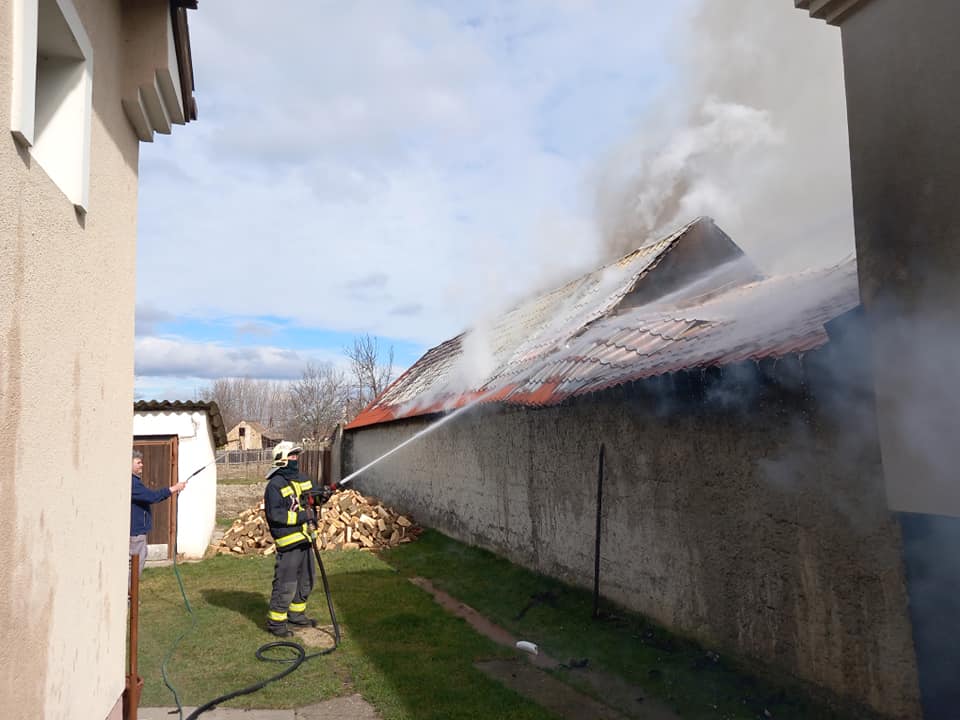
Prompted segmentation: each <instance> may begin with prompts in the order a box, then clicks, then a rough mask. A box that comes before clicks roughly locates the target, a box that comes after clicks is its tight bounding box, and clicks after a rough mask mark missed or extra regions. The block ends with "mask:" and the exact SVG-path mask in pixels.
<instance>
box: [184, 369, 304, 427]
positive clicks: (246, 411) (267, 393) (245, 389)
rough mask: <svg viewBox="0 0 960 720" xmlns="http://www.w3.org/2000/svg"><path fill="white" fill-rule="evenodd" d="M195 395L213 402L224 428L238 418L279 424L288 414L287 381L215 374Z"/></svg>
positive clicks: (273, 424) (231, 425)
mask: <svg viewBox="0 0 960 720" xmlns="http://www.w3.org/2000/svg"><path fill="white" fill-rule="evenodd" d="M199 395H200V398H201V399H203V400H208V401H209V400H213V401H215V402H216V403H217V405H218V406H219V408H220V415H221V416H222V417H223V422H224V424H225V425H226V426H227V429H228V430H229V429H230V428H232V427H233V426H234V425H236V424H237V423H238V422H240V421H241V420H253V421H255V422H259V423H261V424H263V425H266V426H267V427H275V426H276V425H279V424H283V423H284V422H285V421H286V420H287V416H288V414H289V411H288V405H289V383H286V382H283V381H280V380H259V379H254V378H248V377H239V378H217V379H216V380H214V381H213V382H212V383H211V384H210V385H209V386H207V387H205V388H202V389H201V390H200V392H199Z"/></svg>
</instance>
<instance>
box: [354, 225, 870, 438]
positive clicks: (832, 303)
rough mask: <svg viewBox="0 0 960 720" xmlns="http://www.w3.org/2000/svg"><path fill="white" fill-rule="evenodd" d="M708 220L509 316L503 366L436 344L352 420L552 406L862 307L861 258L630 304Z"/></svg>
mask: <svg viewBox="0 0 960 720" xmlns="http://www.w3.org/2000/svg"><path fill="white" fill-rule="evenodd" d="M701 222H703V220H697V221H694V223H691V224H689V225H687V226H685V227H684V228H682V229H681V230H679V231H677V232H676V233H674V234H672V235H670V236H669V237H667V238H664V239H663V240H661V241H659V242H656V243H653V244H651V245H648V246H646V247H644V248H641V249H640V250H637V251H635V252H633V253H631V254H630V255H627V256H626V257H624V258H622V259H621V260H620V261H619V262H617V263H614V264H613V265H610V266H607V267H604V268H601V269H599V270H597V271H594V272H592V273H589V274H587V275H584V276H583V277H581V278H579V279H577V280H575V281H574V282H572V283H568V284H566V285H564V286H563V287H561V288H558V289H556V290H554V291H551V292H548V293H545V294H544V295H541V296H539V297H537V298H534V299H532V300H530V301H528V302H526V303H522V304H521V305H519V306H518V307H516V308H515V309H513V310H512V311H510V312H508V313H506V314H505V315H504V316H502V317H501V318H500V319H499V320H498V321H497V322H496V323H494V325H493V327H492V328H491V329H490V330H489V332H488V333H487V337H486V341H487V343H488V350H489V352H490V353H491V354H492V357H493V367H494V369H493V370H492V371H491V372H488V373H484V374H483V377H481V378H469V377H468V375H469V373H467V372H465V370H464V367H465V365H467V363H463V362H462V360H463V358H464V356H465V355H466V353H465V346H466V349H467V350H469V349H470V345H471V343H472V342H473V340H472V339H471V338H470V336H469V334H463V335H459V336H457V337H455V338H452V339H451V340H448V341H447V342H445V343H443V344H441V345H439V346H437V347H435V348H433V349H431V350H429V351H428V352H427V353H426V354H425V355H424V356H423V357H422V358H421V359H420V360H419V361H417V362H416V363H415V364H414V365H413V366H412V367H411V368H410V369H409V370H407V372H405V373H404V374H403V375H401V376H400V377H399V378H398V379H397V380H396V382H394V383H393V384H392V385H391V386H390V387H389V388H387V390H386V391H384V393H383V394H382V395H381V396H380V397H379V398H378V399H377V400H376V401H374V402H373V403H372V404H371V405H370V406H369V407H367V408H366V409H365V410H364V411H363V412H362V413H360V415H358V416H357V417H356V418H355V419H354V420H353V422H351V423H350V424H349V425H348V426H347V427H348V428H358V427H363V426H366V425H372V424H376V423H380V422H386V421H390V420H396V419H400V418H405V417H414V416H417V415H423V414H428V413H434V412H439V411H443V410H450V409H453V408H456V407H461V406H463V405H466V404H467V403H469V402H471V401H472V400H475V399H478V398H479V399H480V400H481V402H506V403H513V404H520V405H532V406H538V405H551V404H555V403H559V402H561V401H563V400H564V399H566V398H568V397H571V396H575V395H582V394H586V393H591V392H597V391H599V390H603V389H606V388H609V387H613V386H615V385H620V384H623V383H627V382H631V381H634V380H640V379H643V378H648V377H652V376H655V375H663V374H667V373H672V372H677V371H681V370H691V369H695V368H703V367H709V366H723V365H729V364H732V363H737V362H743V361H746V360H760V359H762V358H776V357H782V356H785V355H790V354H795V353H802V352H806V351H808V350H811V349H814V348H816V347H819V346H820V345H823V344H824V343H826V342H827V335H826V331H825V330H824V327H823V326H824V323H826V322H828V321H830V320H832V319H833V318H835V317H837V316H839V315H841V314H843V313H844V312H846V311H848V310H850V309H852V308H854V307H856V306H857V305H858V304H859V292H858V285H857V277H856V263H855V261H854V260H853V259H852V258H851V259H850V260H848V261H845V262H843V263H841V264H839V265H836V266H834V267H830V268H826V269H823V270H818V271H808V272H803V273H797V274H793V275H783V276H777V277H770V278H762V279H753V280H752V281H748V280H746V279H745V277H746V276H745V275H744V274H743V273H742V272H741V273H737V272H734V273H732V274H731V273H723V272H717V273H716V274H715V275H713V276H712V277H713V281H711V277H707V278H706V279H704V278H700V279H699V280H698V282H696V283H694V284H691V285H689V286H688V287H689V288H693V290H688V291H687V292H683V291H681V292H673V293H671V294H669V295H667V296H664V297H661V298H659V299H657V300H654V301H652V302H646V303H644V304H641V305H637V306H634V307H630V306H629V302H624V299H625V298H627V297H628V296H629V295H630V294H631V293H632V292H634V291H635V290H639V289H640V288H641V287H642V286H643V283H644V282H646V280H645V277H646V276H647V275H648V274H651V273H654V274H655V273H656V272H657V270H656V268H657V265H658V264H660V263H661V261H662V260H663V259H664V258H665V257H666V256H667V254H668V253H669V252H671V250H673V249H674V248H675V247H677V245H678V243H679V242H682V241H683V239H684V237H685V236H686V234H687V233H688V231H689V230H690V229H691V228H692V227H693V226H695V225H696V224H698V223H701ZM718 232H719V231H718ZM721 234H722V233H721ZM724 237H726V236H724ZM728 240H729V239H728ZM676 270H677V268H676V267H674V268H673V269H672V270H671V272H676ZM750 277H754V278H755V277H756V274H755V273H751V274H750ZM691 293H692V294H691Z"/></svg>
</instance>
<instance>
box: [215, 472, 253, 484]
mask: <svg viewBox="0 0 960 720" xmlns="http://www.w3.org/2000/svg"><path fill="white" fill-rule="evenodd" d="M262 482H264V479H263V475H255V474H254V475H238V476H237V477H233V478H232V477H220V476H217V485H256V484H257V483H262Z"/></svg>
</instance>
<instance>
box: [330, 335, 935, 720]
mask: <svg viewBox="0 0 960 720" xmlns="http://www.w3.org/2000/svg"><path fill="white" fill-rule="evenodd" d="M823 357H824V355H822V354H821V356H820V358H821V359H822V358H823ZM810 363H812V365H811V367H815V366H816V363H814V361H813V360H808V361H806V362H805V365H807V364H810ZM775 372H776V373H788V374H789V373H790V372H798V373H799V371H798V370H797V368H796V367H793V368H792V369H791V364H790V363H787V362H784V363H781V364H780V366H779V368H778V369H777V370H776V371H775ZM804 372H805V373H806V375H804V374H803V373H800V376H803V377H805V382H810V379H809V378H810V373H812V372H813V371H812V370H810V369H809V368H808V369H807V370H805V371H804ZM821 372H822V370H821ZM680 379H681V380H683V384H682V385H681V386H672V387H671V386H667V385H663V386H660V385H658V383H656V382H653V383H646V384H642V385H634V386H631V387H629V388H627V389H621V390H613V391H609V392H607V393H604V394H598V395H595V396H591V397H590V398H586V399H581V400H578V401H575V402H573V403H570V404H568V405H565V406H562V407H554V408H548V409H537V410H525V409H516V408H514V409H504V408H489V407H483V408H478V409H475V410H473V411H471V412H468V413H465V414H464V415H463V416H461V417H459V418H457V419H455V420H453V421H451V422H450V423H449V424H447V425H445V426H443V427H441V428H439V429H437V430H436V431H435V432H433V433H431V434H428V435H426V436H425V437H424V438H423V439H422V440H420V441H418V442H416V443H412V444H411V445H410V446H408V447H407V448H404V449H403V450H401V451H399V452H397V453H396V454H395V455H394V456H392V457H391V458H389V459H388V460H386V461H384V462H383V463H381V464H378V465H375V466H374V467H373V468H372V469H371V470H369V471H366V472H365V473H364V474H363V475H362V476H361V477H360V478H359V479H358V480H357V481H356V486H357V487H358V489H360V490H361V491H363V492H367V493H370V494H374V495H377V496H379V497H382V498H384V499H385V500H387V501H388V502H391V503H394V504H396V505H397V506H398V507H400V508H401V509H402V510H404V511H407V512H410V513H411V514H412V515H413V516H414V517H415V518H417V520H418V521H419V522H421V523H424V524H426V525H428V526H432V527H436V528H438V529H439V530H441V531H443V532H445V533H447V534H450V535H452V536H453V537H456V538H458V539H460V540H463V541H466V542H468V543H471V544H476V545H479V546H482V547H486V548H489V549H491V550H493V551H494V552H497V553H499V554H502V555H504V556H506V557H508V558H510V559H511V560H513V561H516V562H518V563H520V564H522V565H525V566H527V567H530V568H532V569H535V570H538V571H541V572H544V573H547V574H549V575H553V576H556V577H560V578H564V579H567V580H569V581H572V582H574V583H576V584H579V585H582V586H585V587H592V583H593V561H594V556H593V553H594V525H595V498H596V483H597V458H598V449H599V446H600V443H601V442H603V443H605V444H606V466H607V474H606V477H605V480H604V508H605V511H604V515H605V517H604V521H603V536H602V544H603V552H602V569H601V574H602V578H601V591H602V593H603V595H604V596H605V597H608V598H610V599H612V600H614V601H616V602H618V603H620V604H622V605H624V606H626V607H628V608H632V609H634V610H637V611H640V612H642V613H645V614H646V615H648V616H650V617H652V618H655V619H656V620H657V621H659V622H661V623H663V624H665V625H667V626H669V627H671V628H673V629H674V630H677V631H680V632H681V633H684V634H687V635H689V636H692V637H694V638H696V639H698V640H700V641H701V642H703V643H704V644H706V645H707V646H709V647H712V648H716V649H721V650H722V651H728V652H729V651H732V652H735V653H737V654H739V655H741V656H747V657H751V658H754V659H755V660H758V661H760V663H762V665H764V666H769V667H773V668H776V669H778V670H782V671H787V672H789V673H792V674H793V675H795V676H797V677H800V678H802V679H804V680H807V681H810V682H811V683H815V684H816V685H818V686H820V687H821V688H825V689H827V690H828V691H829V692H830V693H832V694H833V696H834V697H839V698H840V699H841V702H842V703H848V704H849V705H850V706H851V707H855V706H856V705H858V704H863V705H868V706H871V707H872V708H873V709H875V710H876V711H879V712H880V713H882V714H885V715H887V716H889V717H896V718H913V717H916V716H917V714H918V689H917V677H916V668H915V665H914V656H913V645H912V639H911V633H910V625H909V620H908V617H907V610H906V605H907V598H906V594H905V590H904V577H903V570H902V561H901V555H900V552H901V546H900V545H901V541H900V532H899V528H898V525H897V523H896V521H895V519H894V518H893V517H892V516H891V515H890V513H889V512H888V511H887V507H886V499H885V497H884V490H883V484H882V476H881V471H880V458H879V452H878V448H877V444H876V435H875V433H876V430H875V426H874V421H873V407H872V404H871V402H870V395H869V393H864V392H862V387H861V389H860V390H857V391H854V390H852V389H850V388H847V389H846V390H844V389H837V388H835V387H832V388H831V389H830V390H827V391H824V392H823V393H822V398H821V399H819V400H817V399H810V398H805V397H802V396H801V395H798V394H796V393H793V392H790V391H789V390H785V389H783V388H782V387H777V386H772V385H770V384H769V383H767V381H764V380H762V379H760V378H758V377H754V376H753V369H752V366H751V368H747V369H743V368H739V369H731V370H728V371H727V373H726V375H722V376H718V377H714V378H713V379H711V375H710V374H708V375H706V376H704V378H703V379H702V380H701V379H699V376H698V375H697V376H688V377H686V378H680ZM789 379H790V378H788V380H789ZM793 381H796V377H794V378H793ZM831 385H832V383H831ZM808 391H809V387H808V386H804V392H808ZM679 398H688V400H687V401H684V402H680V401H679ZM428 422H429V421H427V420H412V421H400V422H394V423H391V424H387V425H383V426H375V427H373V428H370V429H361V430H357V431H351V432H348V433H347V436H346V438H347V439H346V442H345V456H346V465H345V468H344V470H345V472H346V471H349V470H351V469H354V468H359V467H361V466H362V465H363V464H365V463H367V462H369V461H371V460H373V459H375V458H376V457H378V456H379V455H381V454H382V453H384V452H386V451H387V450H389V449H391V448H393V447H395V446H396V445H397V444H399V443H400V442H401V441H403V440H404V439H406V438H408V437H409V436H410V435H411V434H413V433H414V432H416V431H418V430H420V429H422V428H423V427H424V426H425V425H426V424H428ZM518 600H519V599H518Z"/></svg>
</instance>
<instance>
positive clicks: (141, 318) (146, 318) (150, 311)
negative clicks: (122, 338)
mask: <svg viewBox="0 0 960 720" xmlns="http://www.w3.org/2000/svg"><path fill="white" fill-rule="evenodd" d="M175 319H176V317H175V316H174V315H173V314H172V313H169V312H167V311H166V310H161V309H160V308H157V307H154V306H151V305H137V307H136V312H135V316H134V333H135V334H136V335H137V336H138V337H139V336H141V335H153V334H155V333H156V330H157V325H159V324H161V323H167V322H171V321H173V320H175Z"/></svg>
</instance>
